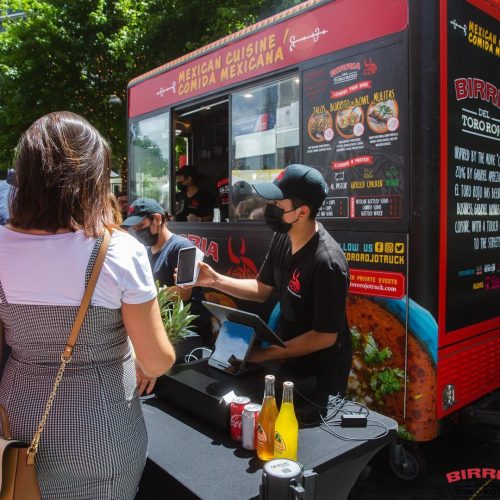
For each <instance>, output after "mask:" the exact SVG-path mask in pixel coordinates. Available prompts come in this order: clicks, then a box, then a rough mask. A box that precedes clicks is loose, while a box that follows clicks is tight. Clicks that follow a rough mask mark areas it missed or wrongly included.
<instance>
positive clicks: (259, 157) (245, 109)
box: [230, 76, 300, 221]
mask: <svg viewBox="0 0 500 500" xmlns="http://www.w3.org/2000/svg"><path fill="white" fill-rule="evenodd" d="M299 88H300V85H299V79H298V77H297V76H293V77H291V78H287V79H284V80H280V81H278V82H273V83H270V84H265V85H261V86H258V87H253V88H249V89H245V90H244V91H241V92H237V93H235V94H233V95H232V113H231V142H232V148H231V152H232V153H231V156H232V157H231V170H232V171H231V196H230V200H231V210H230V218H231V220H233V221H236V220H262V219H263V212H264V208H263V206H264V202H263V200H262V199H261V198H260V197H258V196H257V194H256V193H255V192H253V190H252V188H251V186H250V185H251V184H252V183H256V182H268V181H272V180H273V179H274V178H275V177H276V176H277V175H278V173H279V172H280V171H281V170H282V169H283V168H284V167H285V166H286V165H289V164H291V163H297V161H298V160H299V138H300V130H299V116H300V114H299Z"/></svg>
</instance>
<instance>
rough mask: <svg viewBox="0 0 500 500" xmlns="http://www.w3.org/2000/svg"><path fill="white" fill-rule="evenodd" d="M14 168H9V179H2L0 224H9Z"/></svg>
mask: <svg viewBox="0 0 500 500" xmlns="http://www.w3.org/2000/svg"><path fill="white" fill-rule="evenodd" d="M14 175H15V174H14V169H12V168H11V169H9V171H8V173H7V179H6V180H5V181H0V226H4V225H5V224H7V221H8V220H9V217H10V210H9V197H10V193H11V191H12V189H13V187H12V183H13V180H14Z"/></svg>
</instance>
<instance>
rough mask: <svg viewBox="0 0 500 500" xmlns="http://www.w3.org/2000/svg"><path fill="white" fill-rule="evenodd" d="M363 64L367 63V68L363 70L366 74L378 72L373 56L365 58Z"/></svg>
mask: <svg viewBox="0 0 500 500" xmlns="http://www.w3.org/2000/svg"><path fill="white" fill-rule="evenodd" d="M363 64H364V65H365V69H364V70H363V74H364V75H367V76H370V75H374V74H375V73H376V72H377V69H378V68H377V65H376V64H375V63H374V62H373V59H372V58H371V57H369V58H368V59H365V60H364V61H363Z"/></svg>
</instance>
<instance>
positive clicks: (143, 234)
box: [121, 198, 212, 346]
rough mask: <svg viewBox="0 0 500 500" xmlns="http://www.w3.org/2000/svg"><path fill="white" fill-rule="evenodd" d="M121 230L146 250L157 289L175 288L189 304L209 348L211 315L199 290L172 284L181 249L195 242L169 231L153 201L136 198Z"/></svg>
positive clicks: (162, 211) (161, 208)
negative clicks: (157, 284) (136, 240)
mask: <svg viewBox="0 0 500 500" xmlns="http://www.w3.org/2000/svg"><path fill="white" fill-rule="evenodd" d="M121 225H122V227H123V228H125V229H127V230H129V232H130V233H131V234H132V235H133V236H135V238H136V239H138V240H139V241H140V242H141V243H142V244H143V245H144V246H145V247H146V248H147V252H148V258H149V263H150V264H151V269H152V271H153V278H154V279H155V281H159V283H160V286H163V285H166V286H167V287H175V290H176V291H177V292H179V296H180V298H181V299H182V301H183V302H184V303H186V304H191V313H192V314H195V315H196V316H197V318H196V319H195V320H194V321H193V326H194V328H193V329H194V330H195V331H196V333H197V334H198V335H199V336H200V337H201V338H202V340H203V343H204V345H207V346H211V345H212V324H211V322H210V314H209V312H208V311H207V309H206V308H205V307H204V306H203V304H202V303H201V302H202V300H203V292H202V290H201V288H199V287H196V288H192V289H187V288H184V289H182V288H179V287H176V285H175V280H174V272H175V268H176V267H177V259H178V257H179V251H180V249H181V248H185V247H192V246H194V243H193V242H192V241H190V240H188V239H187V238H184V236H179V235H178V234H174V233H172V232H171V231H170V230H169V229H168V225H167V214H166V213H165V209H164V208H163V207H162V206H161V205H160V204H159V203H158V202H157V201H156V200H153V199H152V198H139V199H137V200H135V201H134V202H133V203H132V205H130V207H129V209H128V217H127V218H126V219H125V220H124V221H123V222H122V224H121Z"/></svg>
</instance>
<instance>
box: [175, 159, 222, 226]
mask: <svg viewBox="0 0 500 500" xmlns="http://www.w3.org/2000/svg"><path fill="white" fill-rule="evenodd" d="M201 180H202V178H201V175H200V174H199V173H198V171H197V170H196V168H195V166H194V165H185V166H184V167H182V168H180V169H179V170H178V171H177V188H178V189H179V192H178V193H177V195H176V211H175V220H176V221H181V222H211V221H212V220H213V218H214V206H215V202H214V198H213V196H212V195H211V194H210V193H209V192H208V191H206V190H205V189H202V188H200V187H199V183H200V181H201Z"/></svg>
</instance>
